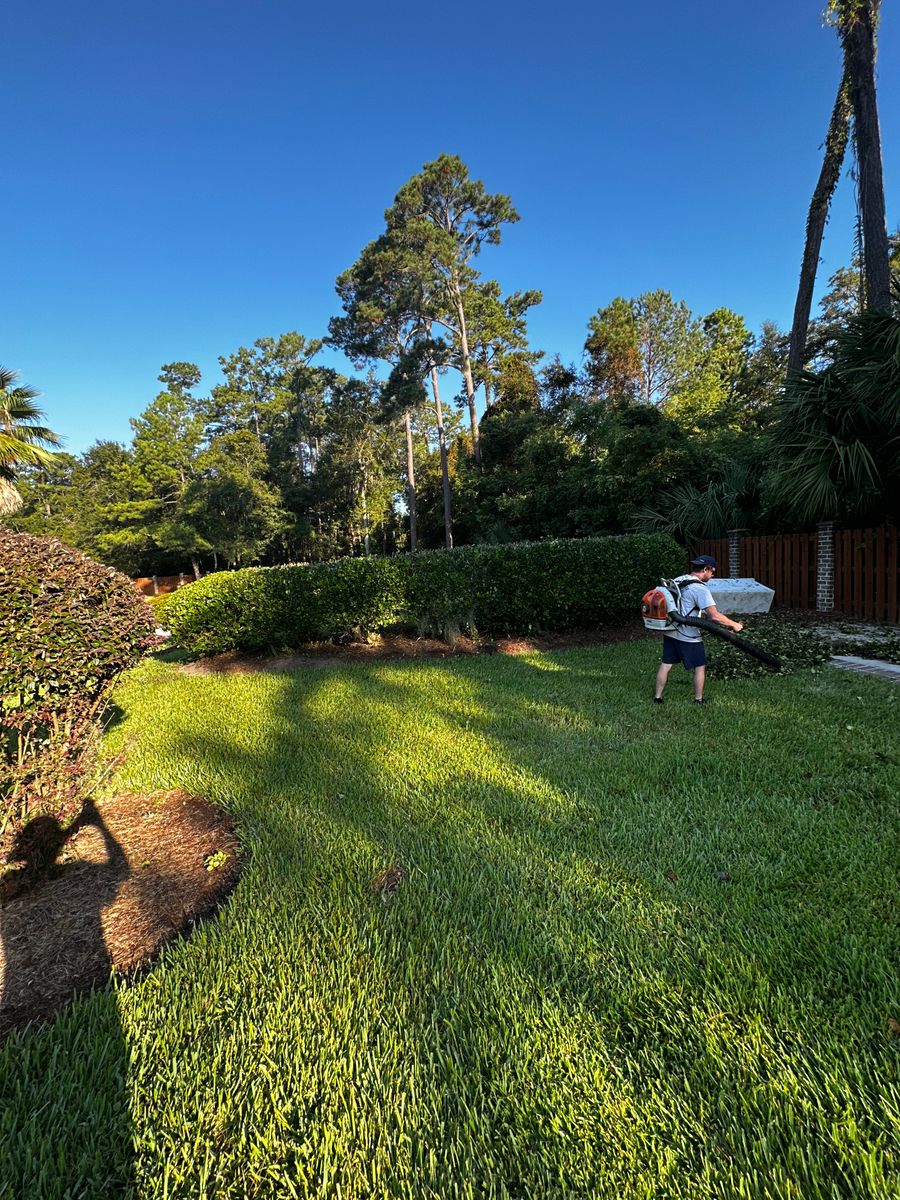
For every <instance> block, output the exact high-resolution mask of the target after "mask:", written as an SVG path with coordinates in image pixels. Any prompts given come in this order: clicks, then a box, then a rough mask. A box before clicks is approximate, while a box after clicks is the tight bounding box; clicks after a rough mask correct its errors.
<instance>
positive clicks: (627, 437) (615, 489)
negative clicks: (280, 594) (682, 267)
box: [0, 155, 900, 574]
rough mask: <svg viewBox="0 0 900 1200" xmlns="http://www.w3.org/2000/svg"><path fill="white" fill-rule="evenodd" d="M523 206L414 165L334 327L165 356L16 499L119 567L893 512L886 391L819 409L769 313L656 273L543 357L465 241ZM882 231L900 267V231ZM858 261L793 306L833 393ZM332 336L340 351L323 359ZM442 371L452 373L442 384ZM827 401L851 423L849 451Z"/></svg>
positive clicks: (527, 302) (711, 529)
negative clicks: (138, 402) (815, 308)
mask: <svg viewBox="0 0 900 1200" xmlns="http://www.w3.org/2000/svg"><path fill="white" fill-rule="evenodd" d="M517 219H518V218H517V214H516V212H515V210H514V208H513V206H512V203H511V201H510V200H509V198H508V197H506V196H499V195H490V194H489V193H487V192H486V190H485V189H484V187H483V185H482V184H481V183H478V182H475V181H472V180H471V179H470V178H469V175H468V172H467V170H466V167H465V165H464V164H463V163H462V162H461V161H460V160H459V159H456V158H451V157H449V156H446V155H443V156H441V157H440V158H439V159H437V160H436V161H435V162H434V163H429V164H427V165H426V167H425V168H424V169H423V171H422V172H421V173H420V174H419V175H417V176H415V177H414V178H413V179H412V180H410V182H409V183H407V184H406V185H405V186H404V187H403V188H402V189H401V190H400V192H399V193H398V195H397V198H396V200H395V203H394V205H392V207H391V208H389V209H388V210H387V213H386V214H385V228H384V231H383V233H382V234H381V235H380V236H379V237H378V238H377V239H376V240H375V241H373V242H372V243H370V244H369V245H368V246H366V247H364V248H363V250H362V251H361V252H360V254H359V256H358V258H357V260H356V262H354V263H353V264H352V265H351V266H350V267H349V268H348V269H347V270H346V271H345V272H344V273H343V274H342V275H341V276H340V277H339V278H338V280H337V285H336V287H337V294H338V299H339V302H340V308H341V311H340V313H339V315H337V316H335V317H334V319H333V320H332V321H331V324H330V327H329V331H328V334H327V338H309V337H306V336H304V335H302V334H300V333H297V332H290V333H285V334H282V335H280V336H278V337H261V338H259V339H257V341H255V342H254V343H253V345H252V346H250V347H240V348H238V349H237V350H236V351H234V352H233V353H231V354H228V355H223V356H222V357H221V358H220V359H219V362H220V365H221V369H222V382H220V383H218V384H216V385H215V386H213V387H212V388H211V389H209V390H208V391H207V390H205V389H203V387H202V382H203V381H202V379H201V375H200V371H199V370H198V368H197V367H196V366H195V365H194V364H193V363H189V362H173V363H167V364H165V365H164V366H163V367H162V369H161V372H160V375H159V382H160V385H161V390H160V391H159V392H158V394H157V395H156V396H155V397H154V398H153V399H152V400H151V401H150V403H149V404H148V405H147V407H146V408H145V410H144V411H143V412H142V413H141V414H140V416H138V417H135V418H133V419H132V421H131V425H132V430H133V436H132V439H131V443H130V445H128V446H125V445H121V444H119V443H116V442H109V441H100V442H97V443H96V444H95V445H93V446H91V448H90V449H89V450H87V451H86V452H85V453H84V454H82V455H80V456H77V457H76V456H72V455H69V454H64V453H62V454H56V455H47V454H46V452H39V453H38V454H37V456H36V457H35V456H34V454H33V453H32V457H31V459H30V461H28V460H27V458H22V457H21V456H20V467H19V470H18V473H17V479H16V482H17V485H18V488H19V491H20V493H21V495H22V499H23V504H22V507H21V509H20V511H19V512H17V513H14V514H12V515H11V516H7V518H6V519H7V521H9V522H10V523H11V524H13V525H14V526H15V527H17V528H20V529H23V530H26V531H29V532H32V533H50V534H54V535H56V536H58V537H60V538H61V539H62V540H64V541H66V542H68V543H70V544H72V545H75V546H78V547H79V548H82V549H84V550H87V551H89V552H91V553H93V554H95V555H96V556H98V557H100V558H102V559H103V560H105V561H107V562H110V563H112V564H113V565H115V566H118V567H120V568H121V569H123V570H126V571H128V572H130V573H131V574H150V573H154V572H155V573H159V574H167V573H170V572H176V571H181V570H186V571H188V570H193V571H194V572H195V573H200V572H202V571H207V570H210V569H217V568H222V567H235V566H240V565H248V564H253V563H276V562H287V561H321V560H327V559H331V558H335V557H340V556H344V555H360V554H367V553H393V552H397V551H403V550H408V549H415V548H430V547H439V546H448V547H449V546H452V545H454V544H456V545H461V544H466V543H473V542H504V541H514V540H521V539H540V538H545V537H555V536H562V537H577V536H582V535H587V534H594V533H600V532H613V533H619V532H628V531H630V530H637V529H645V530H646V529H654V528H659V529H663V530H666V531H669V532H672V533H674V534H676V535H677V536H680V537H683V538H689V537H697V536H708V535H715V534H720V533H722V532H723V531H724V530H725V529H727V528H729V527H732V526H735V525H740V526H746V527H752V528H754V529H756V530H759V531H763V530H766V529H775V528H778V527H781V528H787V527H793V528H798V527H799V526H800V525H802V524H809V523H811V522H812V521H814V520H815V519H816V518H817V517H818V516H821V515H838V516H841V517H843V518H845V519H859V520H875V519H883V518H885V517H888V518H890V517H892V516H895V515H896V514H895V512H894V507H895V506H896V500H895V499H894V498H893V497H892V494H891V492H892V487H893V484H892V482H891V481H892V480H893V479H894V476H895V472H894V466H893V465H892V460H891V461H890V462H888V461H882V460H884V454H883V453H882V454H881V458H879V457H878V454H877V453H873V454H870V455H869V457H868V458H866V457H865V453H866V452H865V451H864V450H860V444H863V443H864V444H866V445H867V444H868V443H870V442H871V441H872V439H876V440H880V441H882V442H884V441H887V442H888V443H890V441H891V439H890V438H887V439H885V438H884V436H883V434H884V429H885V428H887V425H886V422H888V421H889V419H890V418H889V415H888V414H887V410H886V409H884V410H883V409H879V408H878V406H877V405H876V406H875V408H876V410H877V411H874V410H873V412H870V413H869V414H868V416H865V417H860V420H859V421H857V425H854V426H852V428H851V427H850V426H848V425H847V421H846V417H845V413H844V409H845V408H846V402H843V403H844V408H841V407H840V403H837V402H835V403H836V404H837V408H835V406H834V405H832V407H831V408H829V407H828V404H824V405H823V403H822V402H821V398H819V399H816V398H815V395H814V389H813V390H812V391H811V390H810V389H811V384H809V380H811V379H813V378H815V379H819V378H820V376H819V375H808V376H807V385H806V392H801V393H800V394H799V397H800V398H799V399H798V393H797V392H796V389H794V391H790V389H789V392H788V395H787V396H785V394H784V382H785V378H786V373H787V369H788V342H789V338H788V335H787V334H785V333H782V332H780V331H779V330H778V329H777V328H775V326H774V325H771V324H767V325H765V326H764V327H763V329H762V330H761V331H759V333H757V334H754V333H753V332H752V331H751V330H749V329H748V328H747V325H746V323H745V321H744V319H743V318H742V317H741V316H740V315H739V314H738V313H735V312H732V311H731V310H729V309H727V308H717V309H714V310H713V311H712V312H710V313H707V314H705V315H702V316H696V315H695V314H693V313H692V312H691V311H690V309H689V308H688V306H687V305H686V304H685V303H684V302H683V301H680V300H676V299H675V298H673V296H672V295H671V294H670V293H669V292H668V291H664V290H661V289H660V290H656V291H653V292H648V293H645V294H643V295H640V296H635V297H624V296H618V297H615V298H614V299H613V300H611V301H610V302H609V303H608V304H606V305H604V306H602V307H600V308H598V309H597V311H596V312H595V313H594V314H593V315H592V316H590V318H589V319H588V321H587V327H586V337H585V341H584V352H583V355H582V358H581V360H580V361H579V362H578V363H573V364H566V363H563V362H561V361H560V360H559V358H554V359H552V360H551V361H547V360H546V356H545V355H544V354H543V353H542V352H541V351H538V350H535V349H533V348H532V347H530V345H529V340H528V330H527V318H528V313H529V310H531V309H532V308H533V307H534V306H535V305H536V304H539V303H540V300H541V296H540V293H539V292H537V291H528V292H524V293H514V294H512V295H504V293H503V291H502V289H501V287H500V285H499V283H498V282H497V281H496V280H490V279H483V278H482V277H481V275H480V274H479V272H478V270H477V262H478V254H479V250H480V249H481V247H482V246H483V245H484V244H496V243H498V242H499V241H500V237H501V232H502V228H503V226H505V225H507V224H509V223H511V222H513V221H515V220H517ZM890 253H891V263H892V265H893V267H894V268H895V269H896V268H900V234H897V235H894V236H893V237H892V238H891V239H890ZM864 284H865V281H864V263H863V261H862V257H861V255H860V254H857V256H856V258H855V259H854V261H853V262H852V263H851V265H850V266H849V267H847V268H844V269H841V270H840V271H838V272H836V273H835V275H834V276H833V277H832V279H831V283H830V289H829V291H828V293H827V294H826V295H825V297H824V298H823V300H822V302H821V306H820V307H821V315H820V317H819V318H818V319H817V320H814V321H812V322H810V323H809V325H808V329H807V334H806V342H805V351H804V359H805V362H806V364H807V365H808V367H809V368H811V369H814V370H817V371H818V372H820V373H821V372H826V375H825V376H824V377H825V378H826V380H830V381H831V382H829V383H828V388H829V389H830V390H829V391H828V395H829V396H831V395H833V394H836V392H835V387H834V386H833V382H834V374H833V368H834V365H835V363H837V362H839V361H844V360H842V359H841V356H842V355H843V356H844V359H846V357H847V354H848V353H850V354H851V356H852V354H853V353H857V357H858V348H857V351H853V350H852V348H851V349H850V350H848V347H847V345H846V340H844V341H842V338H844V336H845V333H846V330H847V327H848V322H851V321H852V320H854V319H857V318H858V314H859V313H860V310H861V308H862V305H863V296H864V292H865V286H864ZM326 341H327V342H328V343H330V344H331V345H332V346H334V347H338V348H340V349H342V350H343V351H344V352H345V354H346V355H347V357H348V358H349V359H350V360H351V362H352V363H353V364H354V367H355V370H356V373H355V374H350V375H343V374H341V373H339V372H338V371H336V370H334V369H332V368H330V367H326V366H322V365H320V364H319V363H318V362H317V359H318V358H319V356H320V352H321V351H322V348H323V345H324V344H325V342H326ZM829 371H831V372H832V374H831V375H828V374H827V372H829ZM7 374H8V375H9V373H7ZM454 378H455V379H457V380H461V381H462V386H461V387H456V388H454V389H453V390H452V391H451V390H448V386H447V381H448V380H452V379H454ZM12 382H13V377H12V376H11V375H9V377H8V378H6V380H5V386H6V390H5V392H4V393H3V394H4V396H6V397H7V399H6V401H5V404H6V409H7V410H8V416H9V414H16V413H17V414H18V415H19V417H20V421H19V429H20V436H21V438H23V439H24V443H27V444H28V445H30V446H34V444H35V439H36V437H37V436H38V435H40V434H47V433H49V431H47V430H45V429H43V427H40V426H37V425H36V424H35V421H36V419H37V416H39V413H38V410H36V409H34V407H33V397H34V393H33V392H31V391H30V389H26V390H25V391H23V390H22V389H21V388H20V389H18V390H16V389H13V388H12V386H11V385H12ZM848 394H849V393H848ZM854 395H856V393H854ZM23 406H24V407H23ZM832 409H834V411H835V412H836V414H837V415H836V416H834V417H833V420H832V416H829V414H831V413H832ZM861 411H862V410H861V409H860V408H859V406H858V405H857V407H856V408H855V409H854V412H856V413H857V415H859V413H860V412H861ZM823 414H824V415H823ZM842 414H843V415H842ZM10 421H11V418H10V420H8V421H7V426H8V427H10ZM828 421H832V423H833V421H838V422H840V421H843V422H844V424H843V425H842V426H841V428H842V429H843V430H844V435H843V436H845V438H848V439H849V442H848V444H849V445H850V449H849V450H848V451H846V452H845V450H844V449H841V447H842V446H843V443H840V442H839V439H838V441H837V442H836V441H835V437H834V436H833V430H832V429H831V427H830V426H829V425H828ZM816 422H818V424H817V423H816ZM857 426H858V428H857ZM848 428H849V429H850V432H849V433H847V429H848ZM798 439H799V440H798ZM867 439H868V441H867ZM801 443H802V444H801ZM835 445H838V448H839V452H840V455H843V458H842V459H841V461H842V462H843V461H844V460H847V461H850V460H849V459H847V456H848V455H849V456H850V459H852V462H851V465H854V463H855V466H856V469H857V476H859V477H860V478H861V479H862V484H861V486H859V487H855V486H843V485H842V483H841V478H840V465H839V468H838V476H836V477H835V476H834V469H832V467H828V470H831V476H830V477H829V478H830V479H831V482H830V483H829V482H828V481H826V482H825V483H823V466H822V455H823V454H825V453H826V452H827V453H831V455H832V458H833V457H834V455H835V453H837V452H836V451H835V450H834V446H835ZM810 446H812V447H813V450H812V451H810ZM816 447H818V450H816ZM823 447H824V450H823ZM829 448H830V449H829ZM0 449H2V447H0ZM817 454H818V457H816V455H817ZM854 455H856V458H855V459H853V456H854ZM861 455H862V457H860V456H861ZM798 464H799V465H801V466H804V469H805V470H806V471H807V475H808V476H809V478H808V479H807V480H806V484H805V485H804V486H799V484H798V477H797V468H798ZM860 472H861V473H862V474H861V476H860V474H859V473H860ZM826 473H827V472H826ZM832 477H834V478H837V479H838V484H837V486H835V485H834V478H832ZM829 487H830V488H831V492H829ZM832 493H833V494H832ZM838 493H840V494H838ZM829 504H830V509H829ZM838 510H839V511H838Z"/></svg>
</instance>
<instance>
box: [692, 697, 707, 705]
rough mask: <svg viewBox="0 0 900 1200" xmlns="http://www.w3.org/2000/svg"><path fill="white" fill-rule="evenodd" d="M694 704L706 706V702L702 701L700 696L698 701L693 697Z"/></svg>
mask: <svg viewBox="0 0 900 1200" xmlns="http://www.w3.org/2000/svg"><path fill="white" fill-rule="evenodd" d="M694 703H695V704H706V703H707V701H706V700H704V699H703V698H702V696H701V698H700V699H699V700H698V699H697V698H696V696H695V697H694Z"/></svg>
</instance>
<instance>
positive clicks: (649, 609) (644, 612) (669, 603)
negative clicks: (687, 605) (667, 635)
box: [641, 587, 676, 633]
mask: <svg viewBox="0 0 900 1200" xmlns="http://www.w3.org/2000/svg"><path fill="white" fill-rule="evenodd" d="M675 608H676V604H675V597H674V596H673V595H672V593H671V592H670V591H669V589H668V588H664V587H658V588H651V589H650V591H649V592H647V593H646V594H645V595H644V598H643V600H642V601H641V616H642V617H643V618H644V625H645V626H646V627H647V629H653V630H656V632H657V633H659V632H664V631H665V630H667V629H674V628H675V626H674V624H673V623H672V621H671V619H670V618H669V613H670V612H672V611H674V610H675Z"/></svg>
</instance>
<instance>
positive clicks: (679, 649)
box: [662, 634, 706, 671]
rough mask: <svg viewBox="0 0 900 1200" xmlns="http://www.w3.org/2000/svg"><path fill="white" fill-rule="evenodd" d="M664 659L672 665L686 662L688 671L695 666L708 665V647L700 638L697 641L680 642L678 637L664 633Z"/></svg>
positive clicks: (685, 665)
mask: <svg viewBox="0 0 900 1200" xmlns="http://www.w3.org/2000/svg"><path fill="white" fill-rule="evenodd" d="M662 660H663V662H664V663H669V664H670V665H671V664H674V663H679V662H680V663H684V669H685V670H686V671H693V669H694V667H703V666H705V665H706V647H705V646H704V645H703V643H702V642H701V641H700V640H699V638H698V640H697V641H696V642H680V641H679V640H678V639H677V638H673V637H666V636H665V634H663V653H662Z"/></svg>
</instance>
